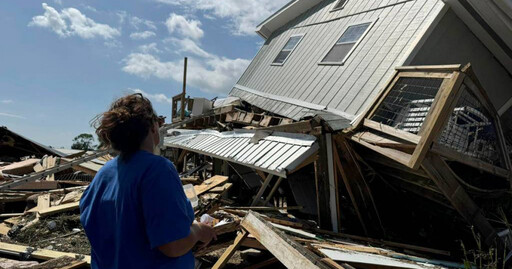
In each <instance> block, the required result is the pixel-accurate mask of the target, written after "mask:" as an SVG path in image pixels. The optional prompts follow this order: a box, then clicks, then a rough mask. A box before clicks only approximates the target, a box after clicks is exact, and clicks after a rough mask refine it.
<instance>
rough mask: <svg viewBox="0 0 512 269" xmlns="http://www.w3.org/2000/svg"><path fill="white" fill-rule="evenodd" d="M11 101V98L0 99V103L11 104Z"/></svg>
mask: <svg viewBox="0 0 512 269" xmlns="http://www.w3.org/2000/svg"><path fill="white" fill-rule="evenodd" d="M12 102H13V101H12V100H11V99H6V100H0V103H2V104H11V103H12Z"/></svg>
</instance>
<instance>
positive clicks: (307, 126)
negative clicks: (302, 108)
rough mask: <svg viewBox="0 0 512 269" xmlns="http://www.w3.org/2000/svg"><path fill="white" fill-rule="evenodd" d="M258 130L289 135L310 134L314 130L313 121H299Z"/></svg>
mask: <svg viewBox="0 0 512 269" xmlns="http://www.w3.org/2000/svg"><path fill="white" fill-rule="evenodd" d="M258 130H273V131H276V132H287V133H309V132H311V131H312V130H313V127H312V124H311V120H305V121H299V122H294V123H290V124H283V125H277V126H271V127H265V128H260V129H258Z"/></svg>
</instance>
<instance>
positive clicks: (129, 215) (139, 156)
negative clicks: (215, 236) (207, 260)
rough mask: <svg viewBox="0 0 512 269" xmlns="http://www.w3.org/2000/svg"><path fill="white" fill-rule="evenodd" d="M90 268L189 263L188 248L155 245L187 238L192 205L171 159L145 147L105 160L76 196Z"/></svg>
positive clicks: (182, 265)
mask: <svg viewBox="0 0 512 269" xmlns="http://www.w3.org/2000/svg"><path fill="white" fill-rule="evenodd" d="M80 212H81V216H80V221H81V222H82V225H83V227H84V229H85V233H86V234H87V237H88V238H89V241H90V242H91V258H92V262H91V267H92V268H93V269H96V268H99V269H117V268H180V269H181V268H194V256H193V254H192V252H188V253H187V254H185V255H183V256H181V257H177V258H169V257H167V256H165V255H164V254H163V253H161V252H160V251H159V250H158V248H157V247H158V246H161V245H165V244H166V243H169V242H173V241H176V240H179V239H182V238H185V237H187V236H188V235H189V234H190V225H192V222H193V221H194V210H193V208H192V206H191V204H190V201H189V200H188V199H187V197H186V195H185V192H184V191H183V187H182V184H181V181H180V178H179V176H178V173H177V172H176V169H175V168H174V166H173V165H172V163H171V162H170V161H169V160H167V159H165V158H163V157H160V156H156V155H153V154H151V153H149V152H147V151H142V150H141V151H138V152H137V153H135V154H134V155H132V156H131V157H130V158H129V159H128V160H123V159H120V158H119V157H117V158H115V159H113V160H111V161H109V162H107V163H106V164H105V165H104V166H103V168H101V169H100V171H99V172H98V173H97V174H96V176H95V177H94V179H93V181H92V182H91V184H90V185H89V187H88V188H87V189H86V190H85V192H84V194H83V195H82V198H81V200H80Z"/></svg>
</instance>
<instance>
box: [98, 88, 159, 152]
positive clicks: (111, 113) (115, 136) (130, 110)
mask: <svg viewBox="0 0 512 269" xmlns="http://www.w3.org/2000/svg"><path fill="white" fill-rule="evenodd" d="M155 121H156V122H158V117H157V116H156V114H155V111H154V110H153V107H152V105H151V102H150V101H149V100H148V99H147V98H145V97H144V96H142V94H140V93H136V94H131V95H127V96H125V97H122V98H119V99H117V100H116V101H115V102H113V103H112V105H110V109H109V110H108V111H107V112H105V113H103V114H101V115H99V116H98V117H97V118H96V120H95V121H94V123H93V126H94V127H95V128H96V134H97V135H98V138H99V140H100V142H101V143H102V144H103V145H104V146H105V147H112V148H113V149H114V150H117V151H119V152H120V153H121V155H122V156H126V157H128V156H130V155H131V154H133V153H135V152H136V151H137V150H139V148H140V146H141V144H142V142H143V141H144V138H146V136H147V135H148V133H149V130H150V129H151V128H152V126H153V124H154V123H155Z"/></svg>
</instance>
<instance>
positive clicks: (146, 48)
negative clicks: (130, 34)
mask: <svg viewBox="0 0 512 269" xmlns="http://www.w3.org/2000/svg"><path fill="white" fill-rule="evenodd" d="M139 50H140V51H141V52H143V53H151V52H156V53H160V52H161V51H160V50H159V49H158V48H157V45H156V43H154V42H153V43H149V44H145V45H140V46H139Z"/></svg>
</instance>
